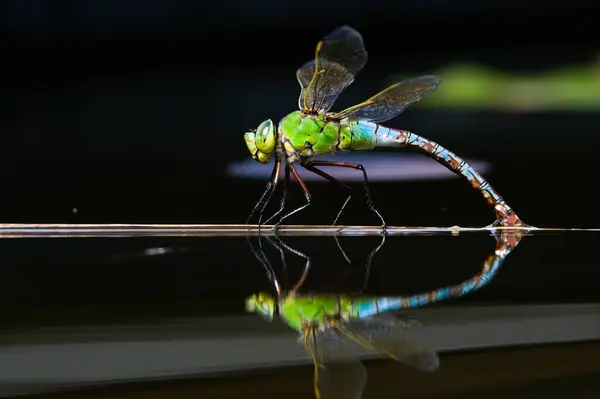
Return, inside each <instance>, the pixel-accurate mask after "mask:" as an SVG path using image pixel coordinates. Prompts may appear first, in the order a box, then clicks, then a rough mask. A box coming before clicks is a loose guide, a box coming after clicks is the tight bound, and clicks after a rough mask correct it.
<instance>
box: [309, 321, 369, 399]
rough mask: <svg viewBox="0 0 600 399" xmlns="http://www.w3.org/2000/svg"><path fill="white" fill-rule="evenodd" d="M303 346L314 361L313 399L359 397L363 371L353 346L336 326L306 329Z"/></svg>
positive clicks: (364, 382) (364, 375)
mask: <svg viewBox="0 0 600 399" xmlns="http://www.w3.org/2000/svg"><path fill="white" fill-rule="evenodd" d="M304 347H305V349H306V352H307V353H308V355H309V356H310V357H311V359H312V360H313V364H314V389H315V397H316V399H361V398H362V393H363V390H364V388H365V385H366V382H367V372H366V369H365V366H364V365H363V364H362V363H361V361H360V360H359V359H358V358H357V357H356V348H357V346H356V345H352V342H349V341H348V340H347V339H346V337H344V336H343V335H342V334H340V332H339V331H338V330H337V329H335V328H326V329H319V330H306V331H305V333H304ZM353 349H354V350H353Z"/></svg>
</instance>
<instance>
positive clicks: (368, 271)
mask: <svg viewBox="0 0 600 399" xmlns="http://www.w3.org/2000/svg"><path fill="white" fill-rule="evenodd" d="M384 244H385V234H382V235H381V242H380V243H379V244H377V246H376V247H375V249H373V250H372V251H371V252H370V253H369V256H367V263H366V265H365V276H364V279H363V287H362V291H366V289H367V285H368V284H369V277H370V275H371V263H373V258H374V257H375V255H376V254H377V252H379V250H380V249H381V247H383V245H384ZM362 291H361V292H362Z"/></svg>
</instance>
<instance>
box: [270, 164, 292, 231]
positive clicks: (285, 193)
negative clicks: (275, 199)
mask: <svg viewBox="0 0 600 399" xmlns="http://www.w3.org/2000/svg"><path fill="white" fill-rule="evenodd" d="M289 182H290V164H289V163H288V162H286V163H285V174H284V178H283V194H282V195H281V203H280V205H279V210H278V211H277V212H275V213H274V214H273V215H272V216H271V217H270V218H268V219H267V220H265V224H269V222H270V221H271V220H273V219H275V218H276V217H277V216H278V215H279V214H280V213H281V212H283V210H284V209H285V202H286V200H287V196H288V191H287V190H288V185H289Z"/></svg>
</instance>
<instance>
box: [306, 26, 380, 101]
mask: <svg viewBox="0 0 600 399" xmlns="http://www.w3.org/2000/svg"><path fill="white" fill-rule="evenodd" d="M367 58H368V56H367V51H366V50H365V46H364V43H363V39H362V36H361V35H360V33H358V32H357V31H356V30H354V29H353V28H351V27H349V26H342V27H340V28H337V29H335V30H334V31H333V32H331V33H329V34H328V35H326V36H325V37H324V38H323V39H322V40H321V41H320V42H319V43H317V48H316V50H315V58H314V59H313V60H311V61H308V62H307V63H305V64H304V65H303V66H302V67H300V69H298V71H296V77H297V78H298V82H299V83H300V87H301V88H302V90H301V92H300V98H299V100H298V106H299V107H300V109H302V110H305V111H321V112H327V111H328V110H329V109H330V108H331V107H332V106H333V104H334V102H335V100H336V99H337V98H338V96H339V95H340V93H341V92H342V91H344V89H345V88H346V87H348V86H349V85H350V84H351V83H352V82H353V81H354V75H356V74H357V73H358V71H360V70H361V69H362V68H363V67H364V66H365V64H366V63H367Z"/></svg>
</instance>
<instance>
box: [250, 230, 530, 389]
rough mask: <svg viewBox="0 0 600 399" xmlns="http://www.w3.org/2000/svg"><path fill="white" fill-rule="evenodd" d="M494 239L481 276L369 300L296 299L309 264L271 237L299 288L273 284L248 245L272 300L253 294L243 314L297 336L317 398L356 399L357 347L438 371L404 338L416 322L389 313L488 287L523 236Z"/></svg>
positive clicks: (360, 375)
mask: <svg viewBox="0 0 600 399" xmlns="http://www.w3.org/2000/svg"><path fill="white" fill-rule="evenodd" d="M384 237H385V236H384ZM495 237H496V248H495V250H494V253H493V254H492V255H490V256H489V257H488V258H487V259H486V260H485V262H484V265H483V269H482V271H481V272H480V273H478V274H477V275H475V276H473V277H472V278H470V279H468V280H466V281H464V282H462V283H460V284H456V285H453V286H449V287H444V288H440V289H437V290H433V291H429V292H426V293H421V294H416V295H410V296H398V297H368V296H361V295H352V296H350V295H332V294H329V295H316V294H301V293H300V292H299V290H300V288H301V285H302V283H303V282H304V281H306V278H307V276H306V274H307V273H308V272H309V270H310V266H311V260H310V258H309V257H308V256H307V255H305V254H303V253H302V252H300V251H298V250H296V249H294V248H291V247H289V246H288V245H287V244H285V243H284V242H283V241H281V239H279V238H278V237H277V236H275V237H274V240H275V241H270V242H271V243H274V244H275V245H276V247H277V248H278V250H279V251H280V253H281V254H282V260H284V259H285V257H284V255H283V253H284V251H288V252H290V253H293V254H296V255H298V256H300V257H302V258H304V259H305V261H306V263H305V266H304V272H303V274H302V276H301V277H300V279H299V281H298V283H297V284H296V285H294V286H293V287H292V288H291V289H289V290H286V289H284V287H282V286H281V284H280V283H279V282H278V280H277V278H276V276H275V272H274V270H273V268H272V266H271V265H270V263H269V261H268V259H267V257H266V255H265V254H264V251H262V248H261V250H260V251H256V250H254V248H253V247H252V246H251V248H252V250H253V252H254V255H255V256H256V258H257V259H258V260H259V261H260V263H261V264H262V265H263V267H264V268H265V270H266V272H267V277H268V278H269V280H270V282H271V284H272V286H273V288H274V291H275V293H276V295H275V296H273V295H271V294H270V293H267V292H260V293H257V294H253V295H251V296H250V297H249V298H248V299H247V300H246V310H247V311H249V312H256V313H258V314H259V315H260V316H262V317H263V318H265V319H266V320H268V321H272V320H273V319H274V318H275V317H277V318H278V319H280V320H281V321H283V322H284V323H285V324H287V325H288V326H289V327H290V328H292V329H293V330H295V331H297V332H298V335H299V339H300V342H301V344H302V345H303V346H304V348H305V350H306V352H307V354H308V356H309V357H310V359H311V360H312V362H313V366H314V376H313V385H314V392H315V397H316V398H317V399H320V398H349V397H353V398H358V397H361V393H362V391H363V389H364V387H365V386H366V379H367V376H366V369H365V367H364V365H363V364H362V363H361V362H360V360H359V358H358V357H357V356H356V355H357V353H356V352H357V351H356V346H357V344H358V346H359V347H362V348H366V349H368V350H370V351H372V352H375V353H377V354H379V355H381V356H383V357H388V358H392V359H394V360H397V361H399V362H401V363H404V364H405V365H409V366H411V367H413V368H416V369H418V370H420V371H423V372H433V371H436V370H437V369H438V368H439V365H440V362H439V357H438V354H437V352H436V351H434V350H432V349H430V348H429V347H428V346H426V345H424V344H422V343H420V342H417V341H416V340H414V339H413V338H411V337H409V336H408V334H406V331H407V329H410V328H412V327H415V326H418V325H420V324H419V323H418V321H416V320H412V319H408V318H399V317H396V316H394V315H391V314H390V313H389V312H391V311H398V310H401V309H407V308H416V307H420V306H424V305H427V304H431V303H434V302H439V301H443V300H447V299H450V298H455V297H459V296H462V295H466V294H468V293H470V292H473V291H475V290H478V289H480V288H481V287H483V286H484V285H486V284H488V283H489V282H490V281H491V280H492V278H493V277H494V276H495V275H496V274H497V272H498V270H499V269H500V267H501V265H502V263H503V261H504V260H505V259H506V257H507V256H508V255H509V254H510V252H511V251H512V250H513V249H514V248H515V247H516V245H517V244H518V243H519V241H520V239H521V238H522V235H518V233H516V234H515V235H510V234H509V233H507V232H503V233H501V234H496V236H495ZM267 239H268V240H270V239H269V238H268V237H267ZM384 242H385V238H384V239H383V241H382V243H381V244H380V245H379V246H378V247H377V248H376V249H375V250H374V251H373V252H371V254H370V255H369V257H368V264H367V267H368V268H370V262H371V261H372V259H373V254H374V253H376V252H377V251H378V250H379V249H380V248H381V247H382V246H383V243H384ZM365 286H366V284H365Z"/></svg>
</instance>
